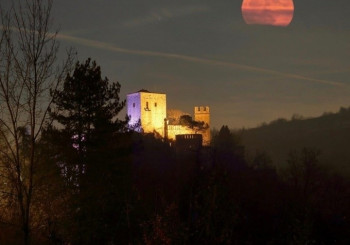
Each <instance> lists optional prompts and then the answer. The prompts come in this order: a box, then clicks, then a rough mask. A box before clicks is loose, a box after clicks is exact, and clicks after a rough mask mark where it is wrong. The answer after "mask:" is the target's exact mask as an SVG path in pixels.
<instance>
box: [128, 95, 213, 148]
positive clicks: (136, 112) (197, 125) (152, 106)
mask: <svg viewBox="0 0 350 245" xmlns="http://www.w3.org/2000/svg"><path fill="white" fill-rule="evenodd" d="M127 114H128V116H129V117H130V121H129V126H130V127H131V128H135V131H138V132H143V133H153V134H155V135H156V136H158V137H161V138H165V139H169V140H171V141H175V140H176V136H177V135H190V134H201V135H202V138H203V145H209V143H210V110H209V106H196V107H194V114H193V115H194V120H192V117H191V116H189V115H188V114H185V115H179V114H177V115H176V114H171V113H169V112H168V111H167V105H166V94H164V93H152V92H149V91H147V90H140V91H138V92H136V93H131V94H128V95H127ZM135 125H137V126H136V127H135Z"/></svg>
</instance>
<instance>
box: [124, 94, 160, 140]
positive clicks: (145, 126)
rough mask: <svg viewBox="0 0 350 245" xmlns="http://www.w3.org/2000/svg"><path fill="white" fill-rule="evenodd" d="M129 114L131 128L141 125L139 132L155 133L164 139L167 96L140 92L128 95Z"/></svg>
mask: <svg viewBox="0 0 350 245" xmlns="http://www.w3.org/2000/svg"><path fill="white" fill-rule="evenodd" d="M126 100H127V114H128V116H129V117H130V121H129V126H131V127H132V126H133V125H136V124H137V123H138V122H140V123H141V125H140V128H138V129H137V130H138V131H140V132H144V133H155V134H156V135H159V136H161V137H164V136H165V135H164V119H165V118H166V95H165V94H161V93H151V92H149V91H147V90H140V91H138V92H136V93H131V94H128V95H127V97H126Z"/></svg>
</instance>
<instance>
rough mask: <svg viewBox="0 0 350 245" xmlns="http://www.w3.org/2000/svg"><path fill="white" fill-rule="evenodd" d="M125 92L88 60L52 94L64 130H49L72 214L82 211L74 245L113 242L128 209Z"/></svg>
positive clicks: (75, 219)
mask: <svg viewBox="0 0 350 245" xmlns="http://www.w3.org/2000/svg"><path fill="white" fill-rule="evenodd" d="M119 92H120V84H119V83H118V82H113V83H111V82H109V80H108V79H107V78H104V79H102V77H101V68H100V67H99V66H98V65H97V64H96V62H95V61H91V59H87V60H86V61H85V63H80V62H77V63H76V65H75V69H74V71H73V73H72V74H70V73H69V74H67V77H66V79H65V81H64V83H63V87H62V88H59V89H57V90H53V91H52V93H51V94H52V96H53V98H54V101H53V104H52V107H51V109H50V115H51V117H52V119H53V120H54V122H57V123H58V124H59V126H58V125H57V127H56V128H55V127H52V128H51V129H49V130H48V131H49V133H50V134H51V136H53V137H56V142H57V143H58V144H57V145H56V151H54V152H57V154H56V161H57V164H58V165H59V166H60V167H61V168H62V169H64V170H65V173H64V175H65V179H66V182H67V184H68V185H69V186H70V187H71V190H72V193H73V197H74V198H73V199H74V200H72V203H71V206H72V210H79V212H75V214H74V217H73V220H72V223H71V224H72V227H73V230H74V231H72V233H73V234H75V235H76V236H75V237H72V238H71V240H72V242H73V243H74V242H76V243H79V244H81V243H83V244H88V243H95V242H103V241H105V242H106V243H107V242H110V241H112V240H113V236H115V232H114V229H115V227H114V225H115V224H116V222H117V221H118V219H117V218H113V217H116V216H117V214H120V210H122V208H121V204H120V203H121V201H120V196H122V195H124V194H125V193H124V192H123V190H124V189H125V188H124V187H125V184H123V182H127V181H124V180H125V177H127V176H128V165H127V164H126V163H128V162H126V161H124V160H123V161H121V160H120V159H123V158H125V154H127V153H128V150H127V149H126V150H121V148H122V146H121V145H122V138H123V139H124V143H125V141H127V140H128V139H127V135H125V134H122V133H124V132H126V131H127V123H128V120H127V118H126V119H125V120H120V119H118V118H117V116H118V114H119V113H120V111H121V110H122V109H123V107H124V106H125V100H121V99H120V98H119ZM102 176H103V177H102ZM122 189H123V190H122ZM123 205H124V204H123ZM118 209H119V213H118V211H117V210H118ZM119 222H120V220H119Z"/></svg>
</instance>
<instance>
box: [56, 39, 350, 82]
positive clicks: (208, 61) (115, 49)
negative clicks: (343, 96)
mask: <svg viewBox="0 0 350 245" xmlns="http://www.w3.org/2000/svg"><path fill="white" fill-rule="evenodd" d="M57 38H59V39H61V40H65V41H70V42H74V43H79V44H81V45H84V46H88V47H94V48H99V49H104V50H109V51H113V52H117V53H125V54H132V55H142V56H153V57H161V58H168V59H177V60H183V61H188V62H194V63H201V64H209V65H216V66H224V67H230V68H235V69H240V70H247V71H254V72H259V73H266V74H273V75H279V76H283V77H288V78H295V79H298V80H304V81H310V82H316V83H321V84H326V85H331V86H336V87H348V86H347V85H346V84H344V83H340V82H335V81H329V80H322V79H316V78H311V77H306V76H302V75H298V74H293V73H285V72H280V71H275V70H270V69H265V68H259V67H254V66H249V65H242V64H238V63H232V62H226V61H220V60H215V59H206V58H200V57H195V56H188V55H181V54H173V53H164V52H156V51H144V50H134V49H125V48H120V47H117V46H115V45H113V44H110V43H106V42H100V41H95V40H90V39H85V38H79V37H74V36H70V35H65V34H57Z"/></svg>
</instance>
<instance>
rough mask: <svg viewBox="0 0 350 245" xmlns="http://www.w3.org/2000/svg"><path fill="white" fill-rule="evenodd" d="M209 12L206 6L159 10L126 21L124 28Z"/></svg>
mask: <svg viewBox="0 0 350 245" xmlns="http://www.w3.org/2000/svg"><path fill="white" fill-rule="evenodd" d="M208 10H209V8H208V7H206V6H187V7H182V8H157V9H154V10H152V11H151V12H150V13H149V14H148V15H145V16H141V17H138V18H135V19H131V20H128V21H125V22H124V23H123V26H124V27H136V26H144V25H147V24H151V23H155V22H158V21H162V20H168V19H172V18H175V17H179V16H186V15H191V14H197V13H204V12H207V11H208Z"/></svg>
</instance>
